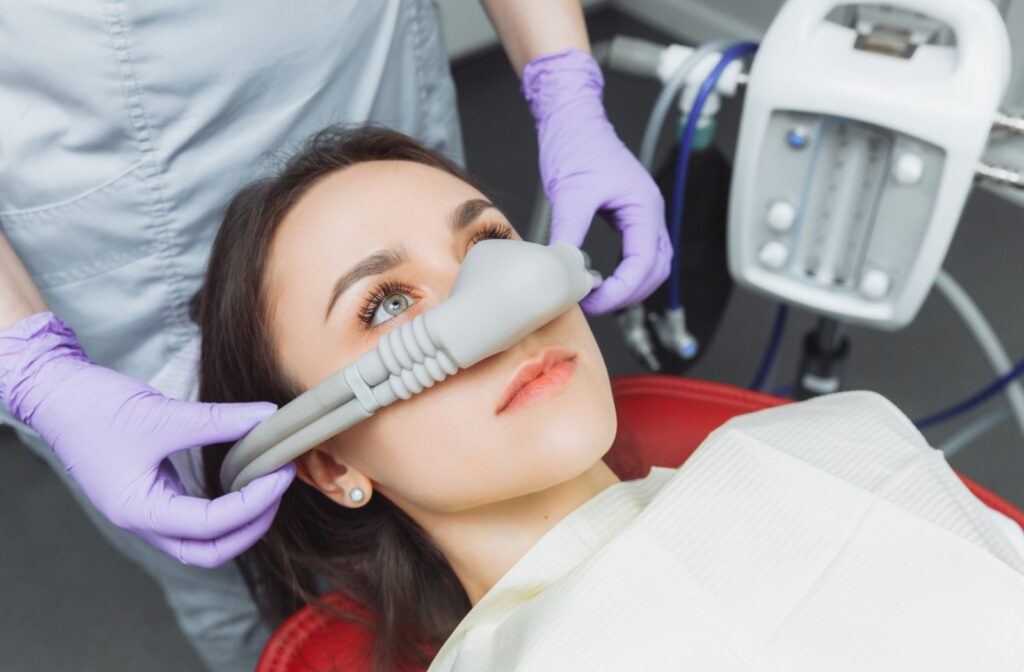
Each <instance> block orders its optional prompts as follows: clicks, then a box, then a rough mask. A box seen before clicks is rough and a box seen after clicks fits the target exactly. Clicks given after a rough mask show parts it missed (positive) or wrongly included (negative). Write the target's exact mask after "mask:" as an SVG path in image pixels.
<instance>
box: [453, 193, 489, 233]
mask: <svg viewBox="0 0 1024 672" xmlns="http://www.w3.org/2000/svg"><path fill="white" fill-rule="evenodd" d="M488 208H494V209H495V210H497V209H498V207H497V206H496V205H494V203H491V202H490V201H488V200H487V199H484V198H471V199H469V200H468V201H465V202H463V203H461V204H460V205H459V206H458V207H457V208H455V209H454V210H452V214H451V217H450V218H449V220H448V228H449V229H450V230H451V232H452V234H456V233H458V232H459V231H462V230H463V229H464V228H466V227H467V226H469V225H470V224H472V223H473V222H475V221H476V219H477V217H479V216H480V213H481V212H483V211H484V210H487V209H488ZM499 212H500V211H499Z"/></svg>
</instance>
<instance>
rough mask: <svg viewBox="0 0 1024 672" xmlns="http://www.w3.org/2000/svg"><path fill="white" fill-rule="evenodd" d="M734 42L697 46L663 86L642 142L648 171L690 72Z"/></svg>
mask: <svg viewBox="0 0 1024 672" xmlns="http://www.w3.org/2000/svg"><path fill="white" fill-rule="evenodd" d="M732 43H733V42H732V41H731V40H715V41H714V42H708V43H706V44H702V45H701V46H699V47H697V49H695V50H694V52H693V53H692V54H690V57H689V58H687V59H686V60H685V61H683V64H682V65H680V66H679V68H678V69H677V70H676V71H675V72H674V73H673V74H672V78H671V79H669V80H668V81H667V82H666V83H665V86H663V87H662V89H661V93H660V94H658V98H657V100H655V101H654V107H653V108H651V116H650V117H649V118H648V120H647V128H645V129H644V139H643V141H642V142H641V143H640V155H639V158H640V163H642V164H643V166H644V167H645V168H646V169H647V171H648V172H651V171H652V170H653V169H654V152H655V150H656V149H657V148H658V139H659V138H660V137H661V129H662V128H664V126H665V119H666V117H668V113H669V110H670V109H672V103H674V102H675V100H676V98H678V97H679V93H680V91H682V90H683V87H684V86H686V80H687V77H689V75H690V72H691V71H692V70H693V69H694V67H696V65H697V64H698V63H700V62H701V61H702V60H704V58H705V57H707V56H708V55H709V54H713V53H715V52H720V51H722V50H723V49H725V48H726V47H728V46H729V45H731V44H732Z"/></svg>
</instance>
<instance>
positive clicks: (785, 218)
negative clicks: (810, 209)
mask: <svg viewBox="0 0 1024 672" xmlns="http://www.w3.org/2000/svg"><path fill="white" fill-rule="evenodd" d="M795 220H796V208H794V207H793V205H792V204H791V203H790V202H789V201H775V202H774V203H772V204H771V205H769V206H768V214H767V215H765V222H766V223H767V224H768V226H770V227H771V228H772V229H774V230H775V231H778V232H779V233H785V232H786V231H789V229H790V227H792V226H793V222H794V221H795Z"/></svg>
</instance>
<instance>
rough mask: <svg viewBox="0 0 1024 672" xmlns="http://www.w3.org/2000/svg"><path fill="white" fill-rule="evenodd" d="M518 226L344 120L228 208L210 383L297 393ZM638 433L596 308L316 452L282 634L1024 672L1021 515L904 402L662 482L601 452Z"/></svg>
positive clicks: (480, 655) (721, 448)
mask: <svg viewBox="0 0 1024 672" xmlns="http://www.w3.org/2000/svg"><path fill="white" fill-rule="evenodd" d="M517 237H518V234H517V233H516V231H515V230H514V229H513V228H512V226H511V225H510V223H509V222H508V220H507V219H506V218H505V217H504V216H503V215H502V213H501V212H500V211H499V210H498V209H497V208H495V207H494V206H493V205H491V204H490V202H489V201H488V200H487V198H486V196H485V195H484V193H483V192H482V191H481V190H480V189H479V188H478V187H477V186H475V184H474V182H473V181H472V179H471V178H469V177H468V176H467V175H465V173H463V172H462V171H461V170H460V169H458V168H457V167H455V166H453V165H451V164H450V163H449V162H447V161H446V160H445V159H444V158H442V157H441V156H439V155H437V154H435V153H434V152H431V151H429V150H427V149H424V148H423V147H421V146H419V145H418V144H416V143H415V142H414V141H413V140H411V139H409V138H406V137H405V136H402V135H399V134H397V133H394V132H391V131H387V130H383V129H373V128H362V129H350V130H341V129H333V128H332V129H327V130H326V131H324V132H322V133H321V134H319V135H318V136H316V137H315V138H313V139H312V140H311V141H310V143H309V144H307V146H306V147H305V148H303V150H302V151H301V152H300V153H299V154H298V155H297V156H296V157H295V158H294V159H293V160H292V161H291V163H290V164H289V165H288V166H287V167H286V168H285V169H284V171H283V172H282V173H281V174H280V175H279V176H278V177H277V178H275V179H272V180H269V181H266V182H261V183H258V184H256V185H253V186H250V187H247V188H246V189H244V190H243V191H242V192H240V193H239V194H238V195H237V196H236V198H235V199H234V200H233V202H232V203H231V205H230V207H229V209H228V211H227V214H226V215H225V220H224V224H223V227H222V229H221V231H220V233H219V235H218V237H217V240H216V242H215V244H214V248H213V252H212V256H211V260H210V265H209V269H210V270H209V272H208V276H207V281H206V284H205V287H204V290H203V293H202V295H201V300H200V310H199V316H198V319H199V321H200V325H201V329H202V338H203V350H202V358H201V387H200V396H201V398H202V399H203V400H205V401H224V402H227V401H252V400H269V401H273V402H275V403H277V404H279V405H283V404H285V403H287V402H289V401H290V400H292V399H293V398H295V397H296V396H297V395H298V394H300V393H301V392H302V391H304V390H306V389H308V388H310V387H312V386H314V385H316V384H317V383H319V382H320V381H321V380H323V379H324V378H325V377H327V376H328V375H330V374H332V373H334V372H335V371H337V370H338V369H339V368H340V367H341V366H343V365H345V364H348V363H350V362H352V361H354V360H355V359H356V358H357V357H358V356H359V355H360V354H362V353H364V352H366V351H368V350H370V349H372V348H373V347H375V344H376V342H377V339H378V338H379V337H380V335H381V334H382V333H385V332H387V331H388V330H391V329H394V328H395V327H396V326H398V325H401V324H403V323H404V322H405V321H407V320H409V319H411V318H413V317H415V316H416V315H419V314H421V313H422V312H423V311H425V310H427V309H428V308H430V307H432V306H434V305H437V304H438V303H439V302H441V301H443V300H444V299H445V298H446V297H447V296H448V294H449V292H450V291H451V287H452V282H453V281H454V279H455V277H456V275H457V274H458V272H459V267H460V263H461V260H462V259H463V258H464V256H465V255H466V252H467V250H469V249H470V248H471V247H472V246H473V245H474V244H475V243H477V242H479V241H481V240H484V239H489V238H517ZM614 435H615V409H614V405H613V402H612V396H611V392H610V387H609V381H608V373H607V371H606V369H605V366H604V363H603V360H602V358H601V353H600V351H599V350H598V348H597V344H596V343H595V341H594V338H593V335H592V334H591V332H590V329H589V328H588V326H587V323H586V321H585V320H584V318H583V314H582V312H581V311H580V310H579V309H572V310H570V311H569V312H567V313H565V314H563V315H562V316H560V317H558V318H557V319H555V320H554V321H552V322H550V323H549V324H547V325H546V326H545V327H543V328H541V329H539V330H538V331H536V332H534V333H533V334H531V335H530V336H528V337H527V338H525V339H524V340H523V341H521V342H520V343H519V344H518V345H516V346H514V347H512V348H511V349H509V350H507V351H505V352H503V353H500V354H498V355H495V356H493V357H490V358H488V359H486V360H484V361H483V362H481V363H479V364H477V365H476V366H473V367H471V368H470V369H468V370H466V371H462V372H460V373H459V374H457V375H456V376H454V377H452V378H451V379H450V380H447V381H445V382H443V383H441V384H438V385H436V386H434V387H433V388H431V389H429V390H426V391H424V392H423V393H421V394H419V395H418V396H417V397H415V398H413V399H411V400H409V401H405V402H400V403H396V404H395V405H393V406H392V407H389V408H385V409H382V410H381V411H379V412H378V413H377V414H376V415H375V416H374V417H372V418H370V419H369V420H367V421H365V422H363V423H361V424H359V425H357V426H355V427H354V428H352V429H350V430H348V431H347V432H344V433H343V434H341V435H338V436H336V437H334V438H333V439H331V440H329V441H327V442H325V443H323V444H322V445H320V446H318V447H316V448H315V449H314V450H311V451H309V452H308V453H306V454H305V455H303V456H302V457H300V458H299V459H298V460H297V461H296V465H297V468H298V474H299V479H300V481H298V482H296V483H295V484H294V485H293V486H292V487H291V489H290V491H289V492H288V493H287V494H286V495H285V497H284V499H283V500H282V502H281V505H280V509H279V511H278V514H277V517H276V519H275V521H274V524H273V526H272V528H271V530H270V532H269V533H268V534H267V535H266V537H265V538H264V539H263V540H262V541H261V542H260V543H259V544H258V545H257V547H256V548H255V550H254V551H252V552H251V553H250V554H249V555H248V556H247V557H246V558H245V560H244V567H245V569H246V571H247V574H248V577H249V579H250V585H251V587H252V589H253V591H254V594H255V595H256V597H257V599H258V600H259V601H260V603H261V604H262V605H263V607H264V610H265V612H266V615H267V618H268V619H270V620H271V621H272V622H274V623H279V622H280V621H281V620H283V619H284V618H285V617H287V616H288V615H289V614H290V613H292V612H293V611H295V610H296V609H298V608H299V607H301V606H302V605H303V604H305V603H308V602H312V601H315V599H316V596H317V595H318V594H321V593H323V592H324V591H325V590H327V589H331V588H339V589H341V590H343V591H344V592H345V593H346V594H347V595H349V596H350V597H352V598H354V599H355V600H357V601H358V602H359V603H361V604H363V605H365V606H366V608H367V610H368V611H369V612H370V613H373V614H375V615H376V618H375V619H374V621H373V623H372V625H373V627H374V629H375V633H376V634H375V639H374V641H375V651H374V655H375V661H376V665H377V666H378V669H381V670H390V669H398V668H400V667H401V666H402V665H405V664H412V665H417V664H418V665H420V666H421V667H422V666H423V665H425V664H426V663H427V662H429V661H430V658H431V655H432V654H433V652H434V651H435V650H436V649H437V648H438V647H440V651H439V652H438V653H437V655H436V657H434V659H433V663H432V664H431V666H430V669H431V670H459V671H468V670H474V671H475V670H479V671H485V670H486V671H488V672H493V671H495V670H506V669H517V670H588V671H589V670H611V669H619V670H622V669H632V670H645V671H647V670H678V669H714V670H733V669H737V670H738V669H744V670H747V669H752V670H769V669H770V670H822V669H829V670H834V669H851V670H853V669H856V670H871V669H900V670H906V669H922V670H924V669H928V670H968V669H971V670H1010V669H1022V668H1024V617H1022V616H1021V614H1022V613H1024V552H1022V551H1021V546H1020V544H1021V534H1020V530H1016V531H1011V530H1010V528H1009V526H1005V525H1004V523H1005V521H1004V520H1001V519H1000V518H999V517H998V514H995V513H994V512H992V511H991V510H989V509H987V508H986V507H985V506H984V505H982V504H981V503H980V502H979V501H978V500H976V499H975V498H974V497H973V496H972V495H971V494H970V493H969V492H968V491H967V490H966V488H965V487H964V486H963V485H962V484H961V483H960V481H959V480H958V479H957V477H956V476H955V475H954V474H953V472H952V471H951V470H950V468H949V467H948V465H947V464H946V463H945V461H944V460H943V458H942V455H941V453H939V452H938V451H935V450H932V449H931V448H929V447H928V445H927V444H926V443H925V441H924V439H923V437H922V436H921V435H920V434H919V433H918V432H917V431H916V429H915V428H914V427H913V425H912V424H911V423H910V422H909V421H908V420H907V419H906V418H905V417H904V416H903V415H902V414H901V413H900V412H899V410H897V409H896V408H895V407H894V406H893V405H892V404H890V403H889V402H888V401H886V400H885V399H884V398H882V397H880V396H878V395H876V394H872V393H865V392H853V393H843V394H836V395H831V396H828V397H823V398H820V399H816V400H813V401H809V402H804V403H800V404H792V405H789V406H786V407H780V408H775V409H770V410H767V411H761V412H759V413H755V414H751V415H747V416H743V417H740V418H737V419H735V420H733V421H730V422H729V423H727V424H726V425H724V426H723V427H721V428H720V429H719V430H717V431H716V432H714V433H713V434H712V435H711V436H710V437H709V438H708V439H707V440H706V441H705V442H704V443H703V444H702V446H701V447H700V448H699V449H698V451H697V452H696V453H695V454H694V455H693V457H691V458H690V459H689V460H688V461H687V463H686V464H685V465H684V467H682V468H680V469H666V468H660V467H655V468H654V469H652V470H651V472H650V474H649V475H648V476H647V477H646V478H643V479H640V480H636V481H625V482H623V481H619V479H618V478H617V477H616V476H615V475H614V473H613V472H612V471H611V469H610V468H609V467H608V466H607V465H606V464H605V462H604V461H603V460H602V456H604V455H605V453H606V452H607V451H608V449H609V447H610V446H611V443H612V439H613V438H614ZM226 450H227V446H211V447H208V448H206V449H205V451H204V455H205V467H206V471H207V484H208V488H209V489H210V490H211V491H212V492H211V495H215V494H218V493H219V492H220V484H219V480H220V479H219V471H220V466H221V462H222V461H223V458H224V454H225V452H226ZM418 656H419V657H421V659H420V660H419V661H418V662H417V657H418Z"/></svg>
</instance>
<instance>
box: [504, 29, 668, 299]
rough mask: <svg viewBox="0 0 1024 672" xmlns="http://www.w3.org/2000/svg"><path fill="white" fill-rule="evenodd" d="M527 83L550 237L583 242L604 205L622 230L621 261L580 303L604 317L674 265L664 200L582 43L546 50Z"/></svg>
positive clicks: (530, 66)
mask: <svg viewBox="0 0 1024 672" xmlns="http://www.w3.org/2000/svg"><path fill="white" fill-rule="evenodd" d="M522 88H523V95H524V96H526V100H527V101H528V102H529V103H530V111H531V112H532V113H533V117H534V119H536V121H537V138H538V146H539V148H540V175H541V180H542V181H543V183H544V191H545V193H546V194H547V197H548V200H549V201H551V240H550V242H551V243H557V242H565V243H570V244H572V245H575V246H576V247H579V246H581V245H582V244H583V239H584V238H585V237H586V235H587V230H588V229H589V228H590V222H591V219H592V218H593V216H594V213H595V212H596V211H598V210H604V211H607V212H610V213H611V214H612V216H613V219H614V223H615V226H616V227H617V228H618V229H619V231H620V232H621V233H622V263H620V264H619V267H618V268H617V269H615V273H614V274H613V275H612V276H610V277H608V278H606V279H605V280H604V282H603V283H601V285H600V286H599V287H597V288H596V289H595V290H594V291H593V292H591V293H590V294H589V295H588V296H587V297H586V298H585V299H583V301H581V302H580V306H582V307H583V310H584V311H585V312H587V313H589V314H591V315H597V314H600V313H606V312H609V311H612V310H615V309H618V308H624V307H626V306H629V305H631V304H634V303H637V302H638V301H641V300H643V299H644V298H646V297H647V296H648V295H650V294H651V292H653V291H654V290H655V289H656V288H657V287H658V286H659V285H660V284H661V283H662V282H664V281H665V278H667V277H668V275H669V271H670V270H671V269H670V264H671V263H672V244H671V241H670V240H669V237H668V232H667V231H666V229H665V202H664V199H663V198H662V197H661V192H660V191H659V190H658V187H657V185H655V183H654V180H653V179H652V178H651V176H650V174H649V173H648V172H647V171H646V170H645V169H644V167H643V166H642V165H641V164H640V162H639V161H638V160H637V158H636V157H635V156H633V154H632V153H631V152H630V151H629V149H627V148H626V146H625V145H624V144H622V141H621V140H619V137H618V136H617V135H616V134H615V129H613V128H612V125H611V123H609V121H608V118H607V116H606V115H605V111H604V104H603V103H602V101H601V96H602V92H603V89H604V77H603V76H602V75H601V68H600V67H599V66H598V65H597V62H596V61H595V60H594V59H593V58H591V57H590V56H589V55H588V54H585V53H583V52H581V51H578V50H575V49H569V50H566V51H561V52H558V53H555V54H551V55H549V56H541V57H539V58H535V59H534V60H532V61H530V62H529V63H527V64H526V67H525V68H523V83H522Z"/></svg>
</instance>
